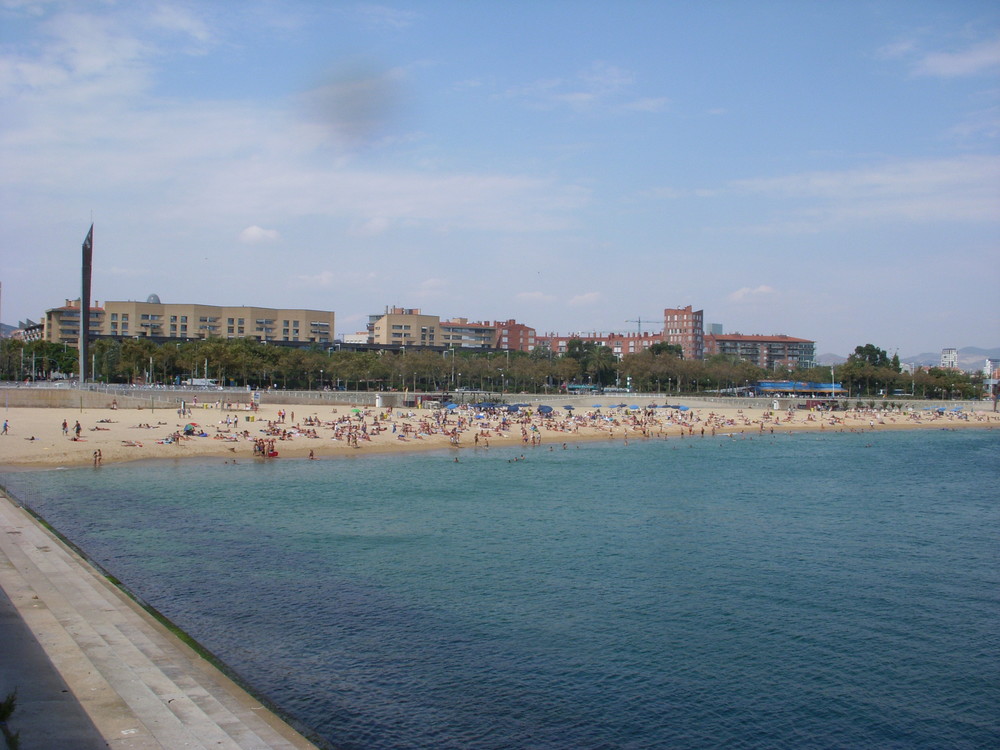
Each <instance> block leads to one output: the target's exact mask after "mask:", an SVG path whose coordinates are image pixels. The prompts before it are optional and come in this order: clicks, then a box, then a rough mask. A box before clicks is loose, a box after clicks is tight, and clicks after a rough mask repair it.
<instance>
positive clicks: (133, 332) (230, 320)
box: [45, 294, 335, 346]
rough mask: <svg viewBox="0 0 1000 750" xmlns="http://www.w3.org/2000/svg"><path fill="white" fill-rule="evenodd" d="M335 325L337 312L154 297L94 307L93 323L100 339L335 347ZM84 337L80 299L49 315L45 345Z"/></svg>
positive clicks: (73, 342)
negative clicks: (166, 300) (177, 301)
mask: <svg viewBox="0 0 1000 750" xmlns="http://www.w3.org/2000/svg"><path fill="white" fill-rule="evenodd" d="M95 305H96V303H95ZM334 325H335V316H334V313H333V312H330V311H326V310H308V309H303V308H271V307H247V306H239V307H227V306H217V305H198V304H164V303H161V302H160V300H159V298H158V297H157V296H156V295H155V294H154V295H150V297H149V298H148V299H147V300H146V301H145V302H135V301H127V302H110V301H108V302H105V303H104V307H103V308H102V307H100V306H95V307H93V308H91V319H90V330H91V331H92V332H93V334H94V335H95V336H97V335H100V336H115V337H119V338H154V339H159V340H165V339H179V340H182V341H186V340H188V339H207V338H223V339H234V338H252V339H256V340H257V341H275V342H289V343H292V342H297V343H302V344H319V345H329V344H332V343H333V332H334V330H335V329H334ZM79 336H80V302H79V300H76V301H74V300H67V301H66V306H64V307H60V308H54V309H52V310H47V311H46V313H45V338H46V340H48V341H57V342H59V343H67V344H72V345H73V346H76V345H77V344H78V340H79Z"/></svg>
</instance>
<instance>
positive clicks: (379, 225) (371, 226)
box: [350, 216, 390, 237]
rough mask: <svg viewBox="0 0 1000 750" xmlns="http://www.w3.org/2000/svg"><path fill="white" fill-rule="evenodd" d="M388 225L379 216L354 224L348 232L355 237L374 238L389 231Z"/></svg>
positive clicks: (385, 220) (385, 219)
mask: <svg viewBox="0 0 1000 750" xmlns="http://www.w3.org/2000/svg"><path fill="white" fill-rule="evenodd" d="M389 225H390V223H389V220H388V219H387V218H385V217H384V216H379V217H376V218H374V219H365V220H363V221H357V222H355V223H354V224H352V225H351V229H350V232H351V234H352V235H353V236H355V237H375V236H376V235H380V234H384V233H385V232H386V231H387V230H388V229H389Z"/></svg>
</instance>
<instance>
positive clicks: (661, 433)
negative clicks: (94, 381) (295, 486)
mask: <svg viewBox="0 0 1000 750" xmlns="http://www.w3.org/2000/svg"><path fill="white" fill-rule="evenodd" d="M231 405H232V404H228V403H222V402H218V403H216V404H203V405H202V407H201V408H200V409H198V413H199V414H200V415H203V417H202V419H203V420H204V422H205V424H206V425H207V427H202V426H200V425H199V424H198V423H194V422H187V423H186V424H185V423H183V422H182V423H180V424H175V425H169V424H168V423H167V422H165V421H162V420H159V421H152V420H149V421H139V422H137V423H136V424H133V425H130V427H129V428H128V429H130V430H131V429H139V430H146V431H149V430H153V431H156V430H161V431H163V432H164V433H166V434H161V436H160V437H158V438H157V439H155V440H153V441H148V442H145V443H144V442H143V441H141V440H136V439H134V438H132V437H131V436H127V435H123V434H122V432H121V430H117V432H116V429H117V427H116V426H118V427H120V425H118V423H117V422H116V421H115V420H114V419H112V418H110V417H102V418H100V419H95V420H94V421H93V422H91V423H89V424H88V426H86V427H85V426H84V425H83V424H81V420H79V419H78V420H75V421H74V422H72V423H71V420H69V419H63V420H62V421H61V428H62V435H63V438H64V439H67V440H69V441H71V442H86V441H87V440H88V439H90V440H92V441H97V444H96V445H92V449H100V448H102V447H103V448H104V450H105V453H107V455H106V456H104V457H105V458H108V460H112V461H113V460H116V459H120V458H123V457H124V454H123V453H120V452H118V451H112V452H109V449H110V447H111V446H112V445H118V444H119V443H120V445H121V446H122V447H123V448H126V449H128V454H129V455H130V456H131V457H140V456H141V457H145V456H147V455H150V456H156V455H164V454H162V453H158V452H156V451H151V450H148V449H149V448H150V447H152V445H171V446H175V447H176V448H182V447H183V446H186V445H188V446H189V445H192V444H197V443H198V441H200V440H202V439H204V438H210V439H213V440H215V441H220V442H225V443H231V444H232V445H230V446H228V447H227V449H228V451H230V452H233V453H237V452H239V451H241V450H242V448H241V446H242V444H245V443H251V446H247V447H248V448H252V451H253V454H252V455H253V456H254V457H257V458H269V457H276V456H278V455H279V454H280V455H284V456H289V455H293V456H295V455H298V456H302V457H305V456H306V454H307V453H308V454H309V457H310V458H316V457H317V455H323V454H326V455H333V454H335V453H336V450H323V449H322V447H323V445H324V441H331V442H332V443H334V444H337V445H339V446H342V447H348V448H351V449H360V448H363V447H366V446H372V447H373V448H374V449H377V450H388V449H390V448H389V446H391V445H403V444H410V446H411V447H416V446H418V445H422V446H425V447H446V446H452V447H456V448H464V447H468V448H473V449H480V448H482V449H485V448H489V447H490V445H491V441H495V444H506V445H512V444H513V445H518V444H519V445H520V446H521V447H522V448H537V447H539V446H542V445H548V446H549V447H553V446H557V445H558V444H559V443H565V442H566V441H577V440H585V439H589V440H593V439H602V438H603V439H609V440H621V441H622V442H623V444H624V445H628V444H629V441H630V440H649V439H662V440H670V439H676V438H701V437H712V436H716V435H727V436H730V437H743V438H746V439H753V438H754V437H756V436H763V435H765V434H767V435H773V434H777V433H784V432H791V431H793V430H801V429H807V430H818V431H838V432H869V431H877V430H880V429H893V428H902V427H924V428H927V427H932V428H943V429H951V428H954V427H957V426H964V425H978V426H984V427H992V426H993V423H994V422H995V423H997V424H1000V415H997V414H995V413H991V412H988V411H978V410H975V409H968V408H967V407H966V408H962V407H951V408H948V409H946V408H944V407H941V406H936V407H924V408H919V409H918V408H912V407H911V408H907V407H905V406H904V407H899V406H897V407H896V408H878V406H879V405H878V404H876V405H874V406H873V405H868V406H864V405H862V404H860V403H858V404H857V405H856V406H855V408H853V409H848V410H835V411H831V410H825V409H816V408H811V409H802V408H785V409H779V408H751V407H750V406H747V407H746V408H733V407H728V408H727V405H726V404H724V403H719V404H711V405H709V404H704V405H702V406H701V407H699V406H697V405H695V406H692V407H687V406H680V405H677V406H667V405H655V404H648V405H642V406H638V405H636V406H626V405H624V404H619V405H611V406H604V407H599V406H597V405H593V406H591V407H589V408H588V407H583V406H577V407H568V406H567V407H560V408H552V407H546V406H527V405H521V406H507V405H499V404H496V405H484V404H460V405H455V404H449V405H448V406H447V407H440V408H419V409H413V408H378V407H360V406H359V407H354V408H351V407H344V406H340V407H339V408H338V407H328V406H324V407H323V410H324V411H323V412H322V413H321V412H319V411H312V410H311V411H310V412H309V413H306V414H302V415H300V417H299V418H298V419H296V413H295V412H294V411H289V410H286V409H284V408H278V409H276V410H270V411H269V410H264V413H263V414H262V413H261V410H259V409H256V410H255V409H252V408H247V407H246V405H239V404H237V405H235V408H234V409H233V411H229V410H227V409H225V407H226V406H231ZM769 405H770V404H768V406H769ZM761 406H764V404H761ZM312 408H315V407H312ZM215 409H217V410H218V411H217V412H216V413H217V414H218V416H212V417H210V418H207V419H206V417H209V414H211V412H212V411H214V410H215ZM247 412H250V413H247ZM115 413H116V414H120V413H121V412H120V411H116V412H115ZM105 414H107V412H105ZM268 415H269V416H270V418H268ZM241 417H242V418H241ZM85 430H86V431H87V432H88V433H89V432H93V433H94V434H93V435H88V437H85V436H84V435H85V432H84V431H85ZM12 431H13V425H12V423H11V420H9V419H5V420H4V425H3V429H0V433H2V435H3V436H4V437H6V436H7V435H9V434H10V433H11V432H12ZM104 432H107V433H111V434H112V440H111V441H109V440H108V438H107V437H102V436H101V433H104ZM210 433H211V434H210ZM38 435H39V433H35V434H34V435H31V436H30V437H24V440H27V441H30V442H32V443H33V444H38V443H39V442H41V443H43V447H42V450H49V448H48V447H47V446H46V445H44V444H45V443H46V442H47V441H48V440H50V438H46V437H45V436H44V435H43V436H42V438H41V439H39V438H38V437H37V436H38ZM306 441H309V442H308V443H306ZM151 444H152V445H151ZM282 446H284V447H282ZM205 447H207V446H203V447H199V449H198V450H197V451H189V452H198V453H201V454H205V455H210V454H212V453H215V451H211V450H208V451H206V450H205V449H204V448H205ZM144 448H145V449H146V450H143V451H133V450H132V449H144ZM173 452H174V451H173V449H171V453H173ZM179 453H180V452H178V454H179ZM54 455H55V454H53V456H54ZM89 455H90V453H89V452H88V453H87V454H81V457H82V456H89ZM91 458H93V459H94V461H95V465H99V464H100V461H98V460H97V458H96V454H95V456H91ZM83 460H86V458H83Z"/></svg>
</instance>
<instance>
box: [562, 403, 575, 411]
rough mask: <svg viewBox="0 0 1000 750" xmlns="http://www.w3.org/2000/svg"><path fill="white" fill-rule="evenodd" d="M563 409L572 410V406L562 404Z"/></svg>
mask: <svg viewBox="0 0 1000 750" xmlns="http://www.w3.org/2000/svg"><path fill="white" fill-rule="evenodd" d="M563 409H565V410H566V411H573V407H572V406H570V405H569V404H563Z"/></svg>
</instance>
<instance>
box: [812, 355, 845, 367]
mask: <svg viewBox="0 0 1000 750" xmlns="http://www.w3.org/2000/svg"><path fill="white" fill-rule="evenodd" d="M846 361H847V357H841V356H840V355H839V354H820V355H819V356H818V357H816V364H818V365H842V364H844V362H846Z"/></svg>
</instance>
